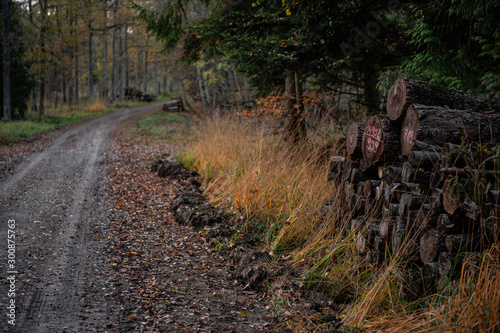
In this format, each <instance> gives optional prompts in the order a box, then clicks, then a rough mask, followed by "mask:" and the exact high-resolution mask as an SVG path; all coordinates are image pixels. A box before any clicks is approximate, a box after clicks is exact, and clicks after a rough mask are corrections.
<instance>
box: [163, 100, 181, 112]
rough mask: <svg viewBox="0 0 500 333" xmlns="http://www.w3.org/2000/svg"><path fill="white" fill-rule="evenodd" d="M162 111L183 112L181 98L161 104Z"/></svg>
mask: <svg viewBox="0 0 500 333" xmlns="http://www.w3.org/2000/svg"><path fill="white" fill-rule="evenodd" d="M162 110H163V111H167V112H182V111H183V110H184V104H183V103H182V98H181V97H174V98H172V99H171V100H170V101H167V102H165V103H163V108H162Z"/></svg>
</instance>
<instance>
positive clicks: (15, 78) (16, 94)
mask: <svg viewBox="0 0 500 333" xmlns="http://www.w3.org/2000/svg"><path fill="white" fill-rule="evenodd" d="M0 11H1V7H0ZM9 12H10V15H11V16H10V43H9V44H10V52H11V53H10V59H11V70H10V75H11V93H12V96H11V101H12V119H21V118H23V117H24V114H25V112H26V110H27V107H28V105H27V99H28V97H29V95H30V92H31V90H32V89H33V87H34V86H35V80H34V78H33V74H32V73H31V70H30V68H31V63H30V62H29V60H28V59H27V58H26V48H27V45H28V43H26V42H21V41H26V40H28V37H27V35H26V31H27V29H26V26H25V24H24V23H25V21H23V19H24V18H23V16H22V15H23V10H22V9H21V4H20V3H19V2H16V1H10V2H9ZM2 30H3V28H2V26H1V25H0V32H1V31H2ZM0 43H1V44H2V47H3V40H1V41H0ZM0 57H1V58H2V61H3V55H0ZM0 75H1V76H2V77H3V66H0ZM0 91H1V93H0V104H1V105H3V98H4V96H3V80H0Z"/></svg>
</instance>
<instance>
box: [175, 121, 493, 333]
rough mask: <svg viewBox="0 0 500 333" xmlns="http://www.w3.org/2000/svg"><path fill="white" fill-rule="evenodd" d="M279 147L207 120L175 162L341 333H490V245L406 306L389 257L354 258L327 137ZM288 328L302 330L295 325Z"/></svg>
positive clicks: (240, 125)
mask: <svg viewBox="0 0 500 333" xmlns="http://www.w3.org/2000/svg"><path fill="white" fill-rule="evenodd" d="M284 142H285V140H284V138H283V137H282V136H281V135H279V134H276V133H275V131H272V130H271V131H270V130H269V126H266V124H259V123H258V122H256V121H253V120H247V119H244V118H238V117H232V118H230V117H222V116H214V117H212V118H210V119H204V120H203V121H201V122H200V128H199V129H198V131H197V134H196V137H195V138H194V143H193V144H192V146H191V148H190V150H189V151H188V152H186V153H184V154H183V156H182V158H183V161H184V162H185V163H186V164H188V165H189V166H190V167H193V168H195V169H196V170H197V171H198V172H199V173H200V174H201V175H202V177H203V178H204V179H205V188H206V193H207V194H208V195H209V196H210V197H211V200H212V201H213V203H215V204H218V205H220V206H223V207H225V208H227V209H232V210H233V211H234V212H235V213H237V214H239V215H241V216H243V217H244V219H243V220H242V221H243V222H242V223H243V224H242V225H241V226H240V227H242V228H244V229H245V231H249V232H253V233H255V234H257V235H258V236H260V238H261V239H262V240H264V241H265V244H266V245H265V247H266V249H267V250H268V251H269V252H271V253H272V254H274V255H280V256H282V257H285V256H286V257H287V258H290V259H291V260H293V262H294V263H295V265H296V266H298V267H300V268H301V270H302V272H303V275H302V277H301V278H300V280H299V281H298V282H299V284H300V285H301V286H302V288H304V289H314V290H321V291H324V292H327V293H328V294H329V295H330V296H331V297H332V298H333V299H334V300H335V302H336V303H337V304H338V305H339V308H340V317H341V318H342V321H343V324H344V326H345V327H356V328H364V329H372V330H382V331H391V332H410V331H411V332H438V331H447V332H479V331H481V332H483V331H484V332H498V331H500V326H499V322H500V291H499V290H500V265H499V257H500V255H499V249H498V246H497V245H495V246H494V247H493V248H491V249H490V251H489V252H488V253H486V255H484V256H483V257H482V259H481V260H482V261H481V263H478V264H474V263H471V262H466V263H465V264H464V266H463V268H462V276H461V278H460V280H459V282H458V283H457V284H455V285H452V286H450V287H449V289H448V291H447V292H446V293H442V294H435V295H431V296H426V297H422V298H420V299H418V300H416V301H412V302H409V301H408V300H406V298H405V297H404V296H405V295H404V292H403V290H402V287H401V281H402V280H404V279H405V276H404V274H403V271H404V263H403V262H402V260H401V258H400V256H399V254H395V255H394V256H392V257H391V256H390V255H389V254H388V252H387V257H386V264H384V265H381V266H380V267H373V266H370V265H367V264H365V263H363V262H362V260H360V256H358V253H357V251H358V250H357V246H356V240H357V238H356V234H355V233H354V232H353V231H352V230H351V227H350V221H351V218H350V214H349V211H348V210H347V209H346V207H344V204H343V202H342V200H340V199H341V196H342V195H343V192H342V190H341V189H340V188H336V187H335V186H334V184H332V183H329V182H327V180H326V178H327V177H326V175H327V172H328V168H329V158H328V157H329V156H333V155H338V154H340V149H341V147H342V144H341V142H340V141H339V140H336V139H334V137H333V136H332V133H331V129H330V128H329V127H328V126H317V128H316V129H315V130H313V131H310V132H309V134H308V138H307V140H305V141H304V142H302V143H301V144H300V145H295V146H291V145H287V144H285V143H284ZM329 199H333V200H330V204H329V207H330V208H329V209H328V210H325V209H324V206H325V201H326V200H329ZM403 250H404V249H403ZM468 268H472V269H468ZM296 324H297V323H296ZM290 327H293V330H294V331H296V332H300V331H303V330H301V328H300V325H298V326H297V325H295V326H294V325H292V324H291V326H290Z"/></svg>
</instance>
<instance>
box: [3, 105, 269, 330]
mask: <svg viewBox="0 0 500 333" xmlns="http://www.w3.org/2000/svg"><path fill="white" fill-rule="evenodd" d="M158 107H159V104H151V105H147V106H141V107H136V108H131V109H127V110H124V111H120V112H115V113H112V114H108V115H105V116H103V117H99V118H96V119H93V120H91V121H86V122H83V123H82V124H81V125H78V126H75V127H74V128H72V129H70V130H69V131H67V132H65V133H64V134H62V135H60V136H59V137H58V138H56V139H55V140H54V141H53V142H52V143H50V144H49V145H47V146H46V147H45V148H44V149H43V150H42V151H40V152H37V153H34V154H32V155H30V156H29V157H28V158H27V159H26V160H25V161H23V162H22V163H21V164H19V165H17V166H16V167H15V172H14V174H13V175H11V176H10V177H5V178H4V179H2V180H1V181H0V193H1V197H0V221H1V223H0V235H1V238H0V249H1V251H0V263H1V267H2V281H1V283H0V309H1V310H0V313H1V317H0V328H1V329H0V331H5V332H134V331H137V332H142V331H144V332H174V331H193V332H198V331H199V332H231V331H234V332H258V331H269V323H268V322H267V320H266V319H265V318H268V317H270V309H269V306H268V305H266V304H265V303H262V304H258V303H259V301H258V300H256V295H253V294H252V293H245V292H242V291H238V288H237V286H236V285H232V283H231V282H229V281H228V278H227V274H230V270H231V268H230V267H229V266H228V264H227V263H225V262H224V259H223V258H219V257H218V256H217V255H216V254H214V253H212V252H211V251H210V248H209V247H208V246H207V245H206V242H204V241H203V240H201V239H199V238H200V237H199V233H198V232H196V231H193V230H191V229H189V228H186V227H182V226H178V225H175V224H174V223H167V222H168V219H171V216H170V215H169V214H166V213H165V211H167V209H166V207H165V206H166V205H167V204H168V200H169V198H168V193H169V192H168V188H165V186H166V185H165V184H164V185H161V184H160V185H158V184H151V182H155V181H163V182H165V180H163V179H161V180H160V179H158V180H155V179H154V177H155V176H154V175H153V174H151V173H149V174H148V173H147V170H145V169H144V168H142V169H141V168H138V167H134V166H133V162H134V161H132V159H133V158H134V156H133V148H134V147H133V145H131V144H127V143H125V144H124V143H123V142H122V143H116V142H114V141H113V134H112V133H113V130H114V129H116V127H117V126H118V124H120V123H121V122H123V121H124V120H126V119H130V118H131V117H134V116H137V115H140V114H142V113H146V112H148V111H151V110H154V109H155V108H158ZM124 146H125V147H126V148H127V147H128V150H127V149H124ZM113 147H114V148H113ZM113 149H114V153H113ZM120 154H121V155H120ZM109 155H112V156H111V157H110V156H109ZM113 163H115V164H113ZM127 164H131V166H129V167H123V165H127ZM106 168H107V169H106ZM127 168H130V169H127ZM104 169H106V170H108V171H109V170H113V169H115V170H120V171H119V172H117V173H115V174H114V175H115V177H116V179H109V177H108V176H107V174H106V172H103V170H104ZM156 178H158V177H156ZM110 182H111V183H112V184H114V183H116V182H120V184H118V185H117V187H113V186H114V185H111V187H110V185H109V183H110ZM140 182H146V183H149V186H146V188H142V189H137V187H141V186H143V184H144V183H140ZM162 186H163V188H162ZM122 187H123V188H126V187H128V190H127V191H123V193H122V192H120V191H121V188H122ZM109 188H111V191H110V193H109V195H108V193H107V191H108V190H109ZM113 188H115V189H116V191H113ZM158 188H160V190H162V191H164V192H161V193H160V192H158ZM136 191H137V193H141V194H143V195H144V194H145V191H154V192H155V194H154V195H151V193H146V194H145V195H148V197H150V198H151V197H153V198H156V199H155V200H156V201H155V202H148V203H145V202H141V203H138V202H133V201H134V200H143V197H141V196H140V195H139V196H137V193H135V192H136ZM132 193H135V194H134V196H132V195H131V194H132ZM127 194H128V195H130V198H128V197H127ZM113 195H120V196H121V197H120V198H118V200H120V202H119V207H116V200H117V199H116V197H113ZM141 205H142V206H141ZM121 206H124V208H126V207H132V208H133V209H129V210H126V209H121V210H120V209H115V208H120V207H121ZM149 206H154V208H155V209H149V208H150V207H149ZM162 206H163V209H161V207H162ZM159 210H161V211H162V213H163V214H162V215H161V216H162V218H163V220H162V221H158V220H154V222H152V221H153V220H152V216H150V215H148V214H149V213H147V212H148V211H151V212H155V213H158V211H159ZM143 211H144V212H146V213H141V212H143ZM153 218H154V217H153ZM14 221H15V222H14ZM127 223H129V224H127ZM154 223H156V224H155V225H153V224H154ZM131 231H132V232H131ZM10 235H15V238H14V237H12V236H11V238H10V242H9V236H10ZM137 235H139V236H137ZM9 244H10V245H9ZM13 244H15V247H14V246H13ZM9 259H10V260H12V261H9ZM240 289H241V288H240ZM261 297H262V296H261ZM249 303H252V304H250V305H249ZM11 304H15V311H12V309H9V308H8V307H9V306H10V307H11V308H12V306H11ZM252 309H257V310H252ZM184 310H185V311H184ZM247 313H248V314H247ZM13 315H15V317H14V316H13ZM12 320H13V321H12ZM9 321H10V322H9ZM12 323H15V326H14V325H12ZM266 325H267V326H266ZM266 327H268V328H267V329H266Z"/></svg>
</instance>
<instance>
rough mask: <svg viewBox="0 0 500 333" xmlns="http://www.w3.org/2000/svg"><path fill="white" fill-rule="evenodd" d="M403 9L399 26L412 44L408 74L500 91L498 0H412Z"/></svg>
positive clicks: (465, 87)
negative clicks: (405, 15) (404, 10)
mask: <svg viewBox="0 0 500 333" xmlns="http://www.w3.org/2000/svg"><path fill="white" fill-rule="evenodd" d="M406 13H407V17H406V19H405V20H404V22H403V23H402V27H403V29H404V31H405V33H406V34H407V35H408V44H409V45H410V46H411V47H412V49H413V50H414V53H413V54H412V55H411V56H409V57H408V59H407V60H406V61H405V63H404V64H403V66H402V69H403V71H404V73H405V74H406V75H408V76H411V77H413V78H416V79H421V80H428V81H431V82H434V83H437V84H442V85H445V86H448V87H451V88H455V89H461V90H466V91H469V92H472V93H477V94H483V95H490V96H496V97H497V98H498V97H500V25H499V24H498V18H499V17H500V2H498V1H496V0H485V1H466V0H437V1H431V2H428V1H413V2H412V3H409V4H407V5H406Z"/></svg>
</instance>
